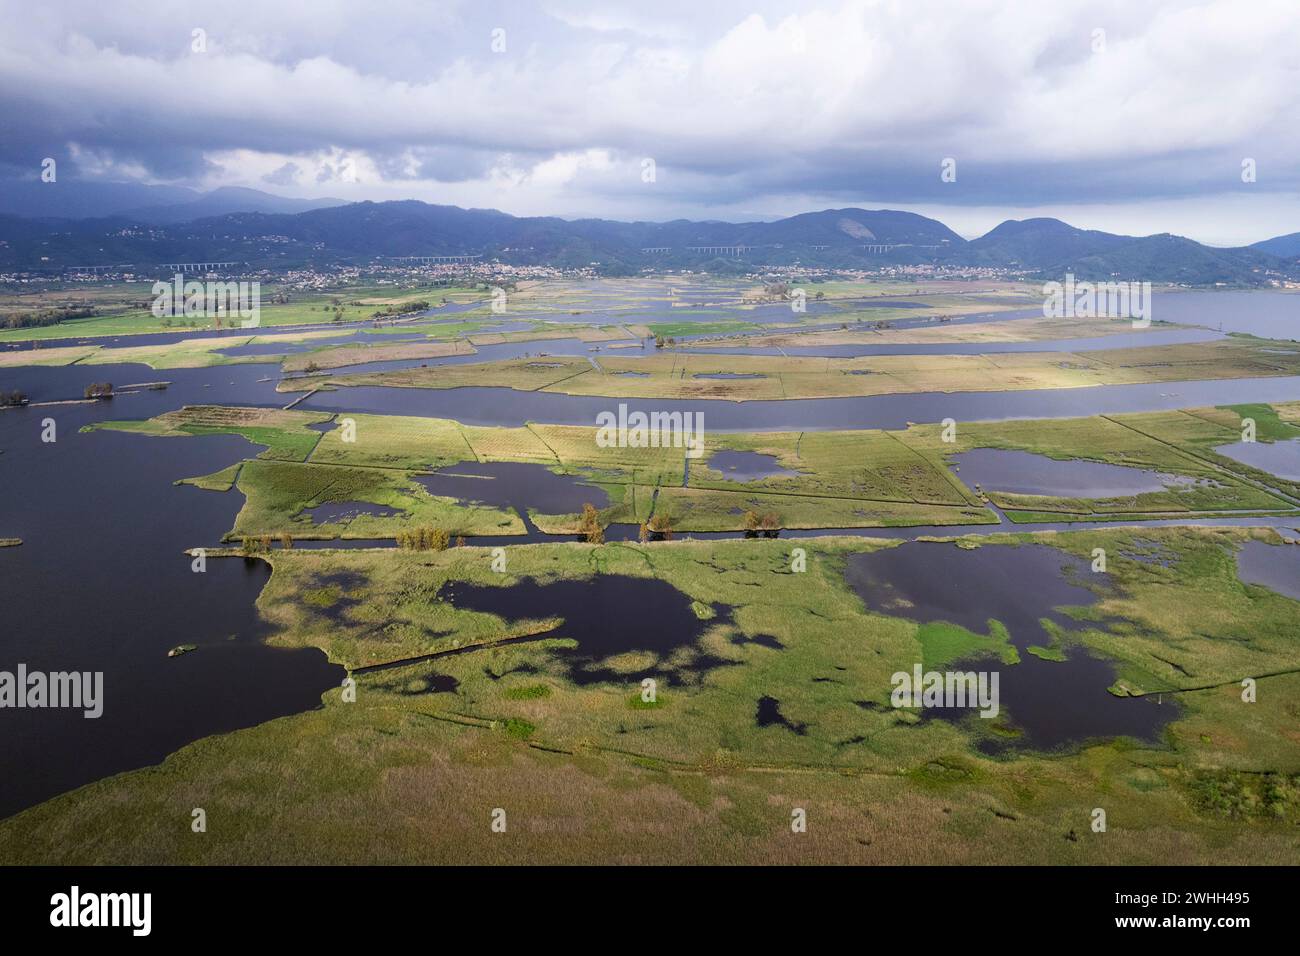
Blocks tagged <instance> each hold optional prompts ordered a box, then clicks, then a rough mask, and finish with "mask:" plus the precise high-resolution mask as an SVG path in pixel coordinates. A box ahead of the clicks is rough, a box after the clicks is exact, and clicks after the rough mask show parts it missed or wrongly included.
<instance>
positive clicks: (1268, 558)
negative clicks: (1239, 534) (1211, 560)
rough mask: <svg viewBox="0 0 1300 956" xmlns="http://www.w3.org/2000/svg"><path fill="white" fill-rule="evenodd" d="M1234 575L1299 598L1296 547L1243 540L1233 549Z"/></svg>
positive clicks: (1299, 548)
mask: <svg viewBox="0 0 1300 956" xmlns="http://www.w3.org/2000/svg"><path fill="white" fill-rule="evenodd" d="M1237 576H1238V577H1239V578H1241V580H1243V581H1245V582H1246V583H1247V584H1258V585H1261V586H1262V587H1266V588H1269V589H1270V590H1273V591H1276V592H1277V593H1278V594H1284V595H1286V596H1287V597H1289V598H1295V599H1296V600H1297V601H1300V546H1296V545H1294V544H1284V545H1272V544H1267V543H1265V542H1263V541H1247V542H1246V543H1245V544H1243V545H1242V547H1241V550H1240V551H1238V552H1237Z"/></svg>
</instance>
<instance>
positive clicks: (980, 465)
mask: <svg viewBox="0 0 1300 956" xmlns="http://www.w3.org/2000/svg"><path fill="white" fill-rule="evenodd" d="M952 462H953V464H954V465H956V466H957V472H958V476H959V477H960V478H961V480H962V482H963V483H965V484H966V485H969V486H972V487H973V486H975V485H979V486H980V487H981V488H982V489H983V490H984V491H1006V492H1011V493H1013V494H1019V495H1050V496H1052V497H1056V498H1118V497H1124V496H1128V495H1140V494H1143V493H1145V492H1151V491H1164V490H1166V489H1167V488H1170V487H1175V486H1178V485H1184V486H1187V485H1193V484H1195V483H1196V481H1197V480H1196V479H1193V478H1188V477H1186V476H1182V475H1167V474H1162V473H1161V472H1158V471H1148V470H1145V469H1142V468H1131V467H1128V466H1125V465H1111V464H1107V463H1105V462H1099V461H1082V460H1079V459H1068V460H1065V461H1057V460H1056V459H1055V458H1048V457H1047V456H1046V455H1036V454H1033V453H1031V452H1025V451H1010V450H1007V449H1002V448H975V449H972V450H971V451H965V452H960V453H958V454H956V455H953V456H952Z"/></svg>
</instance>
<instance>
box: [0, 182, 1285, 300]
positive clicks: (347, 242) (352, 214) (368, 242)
mask: <svg viewBox="0 0 1300 956" xmlns="http://www.w3.org/2000/svg"><path fill="white" fill-rule="evenodd" d="M29 185H30V186H32V188H35V189H41V188H45V189H50V188H52V184H29ZM72 185H75V184H68V186H72ZM64 188H66V187H65V186H64V185H63V184H60V185H59V189H60V191H62V190H63V189H64ZM140 190H145V191H146V192H141V191H140ZM153 190H161V191H153ZM109 192H112V191H111V190H110V191H109ZM87 195H89V194H87ZM145 197H147V198H148V199H149V200H152V201H149V202H141V200H142V199H143V198H145ZM83 198H85V197H83ZM89 199H93V202H90V201H89ZM89 199H88V200H87V201H86V202H79V201H78V200H77V198H76V196H75V195H74V196H71V197H68V198H64V199H61V200H60V202H61V204H62V205H61V206H60V205H57V204H56V205H55V206H54V207H51V206H50V205H48V204H47V205H45V206H40V207H37V206H36V205H34V199H33V198H32V197H31V196H30V195H26V194H12V195H11V194H10V193H9V191H8V190H7V189H6V190H5V191H4V192H3V193H0V269H3V270H5V271H16V270H37V271H51V272H54V271H62V270H66V269H68V268H69V267H73V266H89V265H102V266H113V265H126V264H130V265H133V266H136V267H138V268H139V271H148V269H149V267H151V266H156V265H159V264H163V263H170V262H178V261H235V262H240V263H248V264H249V266H251V267H257V268H272V269H274V268H290V267H294V268H297V267H307V266H316V267H321V266H328V265H332V264H338V263H352V264H364V263H369V262H373V261H374V260H376V259H390V260H394V259H400V258H401V257H408V256H460V255H477V256H481V257H482V258H484V259H487V260H491V259H498V260H500V261H502V262H507V263H511V264H516V265H535V264H544V265H555V266H561V267H578V266H589V265H595V266H596V267H597V268H598V269H599V270H600V271H602V272H605V273H610V274H626V273H631V272H636V271H638V270H640V269H644V268H648V267H650V268H653V267H658V268H664V269H669V268H672V269H680V268H694V269H703V270H708V271H717V272H732V273H734V272H742V271H753V270H754V269H761V268H763V267H775V266H788V265H795V264H798V265H805V266H809V267H817V266H820V267H826V268H846V269H847V268H859V269H860V268H879V267H881V266H889V265H912V266H915V265H934V266H943V267H954V268H960V267H967V268H982V269H998V270H1006V271H1008V272H1014V273H1019V274H1024V275H1027V276H1030V277H1035V278H1037V277H1053V276H1058V277H1059V276H1062V275H1064V274H1065V273H1067V272H1068V273H1073V274H1074V275H1076V276H1078V277H1079V278H1081V279H1093V280H1101V279H1111V278H1114V279H1122V280H1142V281H1151V282H1159V283H1166V282H1169V283H1180V284H1186V285H1216V284H1217V285H1229V286H1241V287H1249V286H1259V285H1265V284H1269V283H1270V282H1273V281H1275V280H1277V279H1298V278H1300V233H1295V234H1292V235H1289V236H1279V237H1277V238H1274V239H1269V240H1265V241H1263V242H1259V243H1256V244H1255V245H1253V246H1248V247H1242V248H1231V249H1225V248H1217V247H1212V246H1206V245H1202V244H1201V243H1198V242H1195V241H1193V240H1191V239H1186V238H1183V237H1181V236H1174V235H1170V234H1167V233H1165V234H1159V235H1153V236H1141V237H1137V236H1124V235H1116V234H1113V233H1106V232H1099V231H1096V230H1089V229H1078V228H1076V227H1074V226H1071V225H1069V224H1067V223H1064V222H1062V221H1060V220H1059V219H1047V218H1036V219H1024V220H1008V221H1006V222H1003V223H1001V224H1000V225H998V226H997V227H995V228H994V229H992V230H990V231H989V232H988V233H986V234H985V235H983V236H980V237H979V238H977V239H972V240H966V239H964V238H962V237H961V236H959V235H958V234H957V233H955V232H953V231H952V230H951V229H949V228H948V227H947V226H945V225H944V224H943V223H942V222H939V221H938V220H936V219H931V218H928V217H925V216H921V215H918V214H916V213H910V212H901V211H897V210H888V209H881V210H867V209H857V208H846V209H826V210H822V211H819V212H809V213H803V214H800V215H796V216H791V217H789V218H786V219H779V220H775V221H772V222H741V223H729V222H720V221H703V222H697V221H691V220H685V219H679V220H673V221H669V222H619V221H615V220H607V219H575V220H566V219H559V218H555V217H518V216H512V215H509V214H507V213H503V212H499V211H497V210H492V209H462V208H460V207H457V206H442V205H432V204H429V203H424V202H419V201H416V200H402V201H394V202H378V203H376V202H359V203H346V204H345V203H342V202H341V201H339V200H331V199H320V200H300V199H287V198H283V197H279V196H273V195H271V194H269V193H264V192H260V191H258V190H252V189H235V188H225V189H218V190H214V191H213V192H210V193H206V194H200V193H192V191H180V192H178V191H176V190H174V189H173V188H172V187H142V186H131V187H127V186H125V184H124V189H123V190H121V191H118V192H115V193H113V194H112V195H111V196H110V195H109V194H108V193H105V192H103V191H101V192H99V193H96V194H95V195H93V196H89ZM92 206H93V207H95V208H109V207H113V208H114V211H113V212H111V214H106V215H91V216H87V215H79V214H76V213H72V210H73V209H78V208H80V209H84V208H89V207H92ZM36 208H41V209H44V210H49V209H51V208H61V209H64V210H65V211H66V212H67V213H71V214H64V215H56V216H51V215H48V213H47V214H45V215H42V216H40V217H36V216H32V215H30V212H31V211H32V210H33V209H36ZM24 213H28V214H24Z"/></svg>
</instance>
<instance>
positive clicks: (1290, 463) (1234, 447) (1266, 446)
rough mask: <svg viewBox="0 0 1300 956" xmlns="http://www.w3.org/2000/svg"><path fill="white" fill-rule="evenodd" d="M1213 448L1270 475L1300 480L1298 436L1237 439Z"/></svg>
mask: <svg viewBox="0 0 1300 956" xmlns="http://www.w3.org/2000/svg"><path fill="white" fill-rule="evenodd" d="M1214 450H1215V451H1217V452H1218V453H1219V454H1220V455H1227V456H1228V457H1229V458H1231V459H1233V460H1234V461H1239V462H1241V463H1242V464H1243V465H1250V467H1252V468H1258V469H1259V470H1260V471H1266V472H1268V473H1269V474H1270V475H1277V476H1278V477H1279V478H1290V479H1291V480H1292V481H1300V438H1292V439H1290V440H1288V441H1273V442H1265V441H1252V442H1241V441H1239V442H1234V443H1233V444H1231V445H1220V446H1218V447H1217V448H1215V449H1214Z"/></svg>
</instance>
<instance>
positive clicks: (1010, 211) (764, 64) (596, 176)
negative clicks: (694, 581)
mask: <svg viewBox="0 0 1300 956" xmlns="http://www.w3.org/2000/svg"><path fill="white" fill-rule="evenodd" d="M0 17H3V22H4V24H5V27H4V30H3V32H2V33H0V179H12V178H15V177H19V178H21V177H32V176H36V175H38V174H39V169H40V162H41V160H42V159H43V158H44V157H47V156H49V157H55V158H56V159H57V160H58V162H59V171H60V179H63V178H64V177H68V178H80V179H101V180H118V181H120V180H134V181H140V182H147V183H167V184H178V185H186V186H193V187H198V188H212V187H216V186H223V185H241V186H252V187H256V188H259V189H264V190H267V191H270V192H275V193H279V194H281V195H293V196H304V197H314V196H333V197H338V198H341V199H348V200H352V199H376V200H379V199H396V198H416V199H424V200H427V201H430V202H444V203H454V204H457V205H462V206H488V207H495V208H498V209H502V210H504V211H506V212H511V213H515V214H519V215H537V214H548V215H560V216H565V217H569V218H572V217H579V216H602V217H607V218H622V219H627V218H638V219H671V218H676V217H691V218H718V219H766V218H774V217H778V216H782V215H788V214H791V213H795V212H802V211H807V210H809V209H818V208H825V207H828V206H848V205H854V206H865V207H869V208H878V207H891V208H904V209H912V210H915V211H918V212H922V213H926V214H928V215H934V216H937V217H938V218H940V219H942V220H944V221H945V222H946V223H948V224H949V225H951V226H952V227H953V228H954V229H956V230H957V231H958V232H961V233H962V234H964V235H977V234H979V233H981V232H983V231H985V230H987V229H988V228H990V227H991V226H993V225H994V224H996V223H997V222H999V221H1001V220H1002V219H1005V218H1023V217H1025V216H1030V215H1058V216H1060V217H1062V218H1065V219H1067V220H1068V221H1071V222H1073V223H1075V224H1076V225H1080V226H1085V227H1089V228H1101V229H1108V230H1112V231H1119V232H1127V233H1135V234H1148V233H1153V232H1165V231H1169V232H1176V233H1180V234H1183V235H1188V236H1191V237H1193V238H1196V239H1199V240H1202V241H1205V242H1210V243H1214V244H1225V245H1226V244H1237V243H1246V242H1253V241H1256V240H1259V239H1263V238H1267V237H1269V236H1272V235H1277V234H1280V233H1288V232H1295V231H1297V230H1300V202H1298V201H1297V200H1298V199H1300V148H1298V147H1300V13H1298V12H1297V7H1296V3H1295V0H1250V2H1249V3H1246V2H1241V0H1219V2H1176V0H1168V2H1165V0H1116V2H1110V0H1100V2H1098V0H1092V2H1076V0H1050V2H1045V0H1003V2H986V0H944V2H940V0H826V2H807V3H781V4H777V3H770V4H769V3H764V2H753V0H750V2H742V3H731V2H725V0H721V2H720V0H707V2H701V0H689V2H678V0H655V2H620V0H601V2H584V0H537V2H534V3H523V2H518V3H499V4H498V3H486V2H481V0H480V2H465V3H461V2H455V0H452V2H446V0H423V2H422V0H393V2H375V3H357V2H354V0H311V2H310V3H287V2H285V3H282V2H277V0H256V2H251V0H221V2H208V3H186V2H178V0H122V2H109V3H105V2H103V0H94V2H57V0H55V2H44V3H41V4H32V3H28V2H20V0H0ZM196 31H200V32H198V33H196ZM947 159H951V160H954V161H955V170H956V178H955V181H951V182H945V181H943V178H942V177H941V171H942V169H943V164H944V161H945V160H947ZM647 160H652V161H653V163H654V176H653V181H646V180H647V178H648V177H647V176H645V175H644V174H643V171H644V170H645V169H646V167H647ZM1245 160H1253V161H1254V169H1255V174H1256V175H1255V181H1254V182H1243V181H1242V164H1243V161H1245ZM0 188H3V184H2V183H0Z"/></svg>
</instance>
